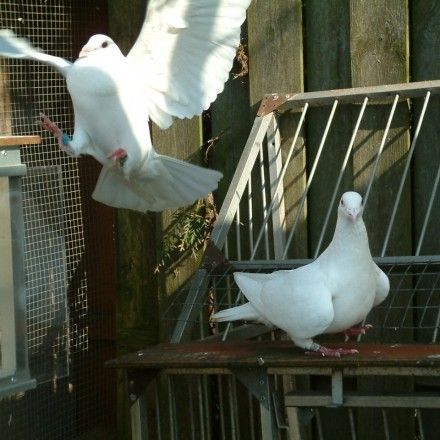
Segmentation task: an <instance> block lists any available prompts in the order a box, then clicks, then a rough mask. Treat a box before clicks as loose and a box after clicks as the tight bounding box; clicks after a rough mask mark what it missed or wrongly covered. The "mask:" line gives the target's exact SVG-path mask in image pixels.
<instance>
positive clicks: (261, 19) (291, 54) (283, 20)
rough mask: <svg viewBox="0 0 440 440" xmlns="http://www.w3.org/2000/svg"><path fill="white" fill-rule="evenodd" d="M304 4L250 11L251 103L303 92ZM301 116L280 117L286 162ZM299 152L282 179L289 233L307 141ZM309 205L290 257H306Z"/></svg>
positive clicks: (291, 0) (261, 4)
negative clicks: (280, 95) (275, 94)
mask: <svg viewBox="0 0 440 440" xmlns="http://www.w3.org/2000/svg"><path fill="white" fill-rule="evenodd" d="M302 7H303V3H302V2H301V1H300V0H288V1H287V0H286V1H283V2H266V1H264V0H254V1H253V2H252V3H251V6H250V7H249V10H248V38H249V65H250V74H249V96H250V105H251V107H252V108H253V110H254V111H255V110H256V107H257V104H258V103H259V101H260V100H261V98H262V97H263V96H264V95H265V94H267V93H295V92H302V91H304V72H303V17H302ZM298 121H299V115H297V114H289V115H283V116H282V117H280V118H279V120H278V124H279V126H280V132H281V153H282V157H283V160H284V158H285V157H286V155H287V152H288V148H289V147H290V145H291V141H292V138H293V135H294V133H295V129H296V127H297V124H298ZM296 148H297V150H296V153H295V154H294V155H293V159H292V161H291V163H290V165H289V168H288V170H287V173H286V175H285V177H284V191H285V193H284V201H285V204H286V206H291V207H292V208H291V210H288V211H286V233H287V234H288V233H289V231H290V228H291V226H292V223H293V221H294V219H295V216H296V208H297V207H298V203H299V200H300V198H301V195H302V193H303V190H304V187H305V168H306V152H305V147H304V137H303V135H301V136H300V137H299V138H298V141H297V146H296ZM306 216H307V207H305V209H304V210H303V212H302V213H301V216H300V221H299V223H298V228H297V232H296V234H295V237H294V239H293V240H292V243H291V246H290V251H289V254H288V258H301V257H305V256H306V255H307V224H306Z"/></svg>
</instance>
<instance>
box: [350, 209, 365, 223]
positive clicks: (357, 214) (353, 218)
mask: <svg viewBox="0 0 440 440" xmlns="http://www.w3.org/2000/svg"><path fill="white" fill-rule="evenodd" d="M361 212H362V211H361V210H358V209H350V210H349V211H348V217H349V218H350V220H351V221H352V222H353V223H354V222H355V221H356V220H357V219H358V218H359V217H360V216H361Z"/></svg>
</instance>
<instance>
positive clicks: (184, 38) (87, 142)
mask: <svg viewBox="0 0 440 440" xmlns="http://www.w3.org/2000/svg"><path fill="white" fill-rule="evenodd" d="M249 3H250V0H168V1H164V0H151V1H150V2H149V6H148V10H147V15H146V18H145V21H144V24H143V27H142V30H141V32H140V35H139V37H138V39H137V40H136V42H135V44H134V46H133V47H132V49H131V50H130V52H129V54H128V55H127V57H124V56H123V54H122V53H121V51H120V50H119V48H118V47H117V45H116V44H115V43H114V42H113V40H111V39H110V38H109V37H107V36H105V35H94V36H93V37H91V38H90V39H89V41H88V42H87V44H86V45H85V46H84V47H83V49H82V51H81V52H80V54H79V58H78V59H77V60H76V61H75V62H74V63H73V64H72V63H70V62H68V61H66V60H64V59H62V58H58V57H54V56H51V55H47V54H45V53H42V52H41V51H39V50H38V49H36V48H34V47H32V46H31V45H30V44H29V42H28V41H27V40H25V39H22V38H18V37H16V36H15V35H14V34H13V33H12V32H11V31H9V30H1V31H0V54H1V55H3V56H6V57H12V58H27V59H33V60H37V61H41V62H43V63H46V64H49V65H51V66H53V67H54V68H55V69H57V70H58V71H59V72H60V73H61V74H62V75H64V76H65V78H66V82H67V88H68V90H69V92H70V95H71V98H72V102H73V107H74V112H75V127H74V134H73V137H72V139H71V140H70V139H68V138H67V137H66V136H65V135H63V133H62V132H61V130H60V129H59V128H58V127H57V126H56V125H55V124H53V123H52V121H50V120H49V119H48V118H47V117H45V116H44V115H43V126H44V127H45V128H46V129H48V130H49V131H52V132H53V133H54V134H55V135H56V136H57V138H58V141H59V143H60V146H61V148H63V149H65V150H66V151H67V152H68V153H69V154H72V155H74V156H78V155H80V154H90V155H92V156H93V157H95V159H96V160H98V161H99V162H100V163H101V164H102V165H103V169H102V171H101V175H100V177H99V179H98V182H97V185H96V188H95V191H94V193H93V197H94V198H95V199H96V200H98V201H100V202H102V203H105V204H107V205H110V206H114V207H120V208H129V209H135V210H138V211H142V212H144V211H147V210H148V211H161V210H163V209H166V208H176V207H180V206H184V205H188V204H190V203H192V202H194V201H195V200H197V199H198V198H200V197H202V196H204V195H205V194H207V193H209V192H210V191H213V190H214V189H216V188H217V184H218V181H219V180H220V179H221V177H222V175H221V173H219V172H217V171H214V170H209V169H206V168H202V167H197V166H195V165H191V164H188V163H185V162H182V161H179V160H177V159H172V158H169V157H166V156H163V155H160V154H158V153H157V152H156V151H155V150H154V148H153V146H152V144H151V138H150V132H149V127H148V118H151V119H152V120H153V121H154V122H156V123H157V124H158V125H159V126H160V127H161V128H164V129H165V128H167V127H169V126H170V125H171V123H172V120H173V117H178V118H190V117H192V116H194V115H197V114H200V113H201V112H202V111H203V110H205V109H207V108H208V107H209V105H210V103H211V102H213V101H214V100H215V98H216V96H217V94H218V93H220V92H221V91H222V89H223V87H224V83H225V82H226V80H227V79H228V75H229V71H230V69H231V66H232V62H233V59H234V56H235V50H236V47H237V46H238V43H239V39H240V26H241V24H242V23H243V21H244V19H245V17H246V8H247V7H248V5H249Z"/></svg>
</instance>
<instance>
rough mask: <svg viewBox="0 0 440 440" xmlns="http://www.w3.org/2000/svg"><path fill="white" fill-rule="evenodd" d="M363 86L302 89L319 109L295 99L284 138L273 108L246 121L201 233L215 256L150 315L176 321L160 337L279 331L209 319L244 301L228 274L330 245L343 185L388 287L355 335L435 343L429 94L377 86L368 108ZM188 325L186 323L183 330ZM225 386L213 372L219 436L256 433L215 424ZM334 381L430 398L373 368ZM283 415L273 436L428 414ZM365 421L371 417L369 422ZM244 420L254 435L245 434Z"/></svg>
mask: <svg viewBox="0 0 440 440" xmlns="http://www.w3.org/2000/svg"><path fill="white" fill-rule="evenodd" d="M437 85H438V84H437ZM409 87H411V86H409ZM370 91H371V92H372V93H371V94H370V93H369V94H368V96H362V94H361V93H358V94H357V96H356V99H355V100H353V101H352V102H350V96H349V95H350V91H345V92H344V93H345V95H346V96H344V97H343V99H341V100H339V101H338V91H333V92H329V96H328V97H327V98H326V99H323V96H319V97H318V96H317V95H318V93H315V94H314V95H315V96H314V99H316V100H317V101H320V102H319V104H320V105H321V107H319V106H318V107H319V108H316V103H314V102H313V100H311V101H310V105H309V101H308V99H307V94H303V95H302V97H301V102H300V104H299V105H298V106H294V105H293V104H292V105H291V108H293V109H294V111H295V112H296V113H295V115H294V116H295V117H294V118H293V119H292V118H291V119H290V120H291V121H294V123H293V126H291V127H290V129H289V130H288V132H286V133H285V132H283V131H282V130H281V127H284V128H285V127H286V123H283V122H282V118H283V117H284V116H282V115H281V116H276V117H274V115H271V114H269V115H267V116H264V117H261V118H259V119H257V120H256V121H255V123H254V127H253V129H252V131H251V133H250V136H249V139H248V143H247V144H246V146H245V148H244V153H243V156H242V158H241V160H240V163H239V164H238V166H237V170H236V174H235V176H234V179H235V180H233V182H232V184H231V189H230V193H228V195H227V196H226V198H225V202H224V205H223V206H222V210H221V211H220V213H219V216H218V221H217V224H216V226H215V227H214V230H213V232H212V240H213V243H214V244H216V245H217V246H218V248H219V249H221V251H222V253H223V256H224V257H225V259H226V261H224V259H223V261H222V258H220V257H219V255H216V254H217V252H210V251H209V250H208V252H207V256H206V259H205V264H203V265H202V267H201V268H200V270H199V271H198V272H197V274H196V275H195V277H194V279H193V280H192V281H190V282H189V283H188V284H187V286H185V287H184V288H183V289H182V290H181V291H180V292H179V293H178V294H177V295H176V296H175V297H174V301H173V302H172V304H171V305H170V306H169V309H168V310H167V311H166V312H165V314H164V318H163V319H165V320H170V321H173V322H174V324H175V333H174V335H173V340H172V341H173V342H177V341H179V340H180V339H179V338H189V337H191V335H192V336H194V335H195V334H197V335H199V334H204V335H205V336H204V338H208V339H211V340H213V339H214V340H219V341H221V340H232V339H237V338H238V339H242V338H247V339H252V338H276V339H278V338H281V339H283V338H285V337H286V336H285V335H284V334H283V333H282V332H279V331H277V330H275V331H270V330H269V329H268V328H266V327H264V326H262V325H259V326H258V325H255V324H253V323H246V322H232V323H215V322H212V321H211V319H210V316H211V315H212V314H213V313H215V312H217V311H219V310H222V309H225V308H229V307H231V306H235V305H238V304H241V303H244V302H246V299H245V298H244V297H243V295H242V294H240V292H239V289H238V287H237V285H236V284H235V281H234V278H233V273H234V272H236V271H238V272H239V271H247V272H257V273H270V272H273V271H274V270H286V269H287V270H289V269H294V268H295V267H299V266H301V265H304V264H307V263H309V262H310V261H312V258H315V257H316V256H318V255H319V254H320V253H321V252H322V251H323V250H324V249H325V246H327V245H328V243H329V242H330V240H331V237H332V232H333V229H334V225H335V222H336V211H335V210H336V203H337V200H338V197H340V195H341V194H342V193H343V192H344V191H348V190H353V189H355V190H357V191H358V192H360V193H361V194H362V195H363V196H364V203H365V210H364V220H365V223H366V226H367V230H368V232H369V238H370V246H371V250H372V254H373V256H375V260H376V262H377V263H378V265H379V266H380V267H381V268H382V269H383V270H384V271H385V273H387V275H388V277H389V279H390V284H391V290H390V293H389V295H388V297H387V299H386V300H385V301H384V303H382V304H381V305H380V306H378V307H376V308H374V309H373V310H372V311H371V312H370V314H369V315H368V317H367V319H366V323H371V324H373V327H372V328H371V329H370V330H369V331H368V332H367V334H366V335H363V336H362V337H361V338H360V339H362V341H364V340H365V341H369V342H375V343H391V344H392V345H394V344H399V343H403V342H405V343H407V342H419V343H424V344H427V343H432V342H438V332H439V324H440V312H439V310H440V242H439V241H438V232H437V226H436V225H438V222H439V219H440V218H439V215H440V211H439V210H438V206H439V205H438V198H439V190H438V186H439V185H438V181H439V178H438V176H439V172H438V171H437V170H438V169H439V168H438V167H439V166H440V163H438V160H439V158H440V156H439V154H438V145H437V143H436V142H435V135H434V136H433V135H432V124H433V118H435V115H436V111H437V110H438V105H439V99H438V96H435V95H432V96H431V94H430V92H429V90H428V89H423V87H421V86H420V88H419V89H418V91H417V92H416V94H415V95H414V94H412V97H413V99H412V100H410V99H408V96H406V95H405V93H403V94H399V93H395V94H394V93H389V94H388V95H387V96H386V97H385V99H384V96H383V95H382V96H381V97H380V98H381V99H380V101H379V102H378V101H377V100H376V99H374V88H371V89H370ZM437 93H438V89H437ZM311 95H313V94H311ZM322 95H325V92H323V93H322ZM414 96H416V97H414ZM324 101H325V103H324ZM354 101H355V102H354ZM323 103H324V105H323ZM314 104H315V105H314ZM342 125H343V128H341V126H342ZM306 127H308V129H309V130H308V132H307V131H306V130H305V128H306ZM311 132H312V133H311ZM341 133H342V134H343V136H342V138H343V139H341ZM427 151H430V154H428V155H427V154H426V152H427ZM277 161H278V162H281V163H278V164H277V173H275V175H273V174H271V172H270V171H271V167H273V166H274V165H273V164H274V163H275V162H277ZM427 161H430V162H432V164H430V168H431V169H434V170H435V172H434V173H427V172H426V171H425V168H424V167H425V166H426V162H427ZM416 182H417V183H416ZM420 182H421V184H420ZM304 242H305V243H306V245H305V246H304ZM179 312H180V314H179ZM176 316H178V318H177V319H176V318H175V317H176ZM193 328H197V329H198V331H197V332H193V333H191V332H190V331H189V330H188V329H193ZM200 329H205V330H200ZM316 340H317V341H318V342H321V343H324V344H325V342H326V341H328V340H331V341H332V342H336V343H337V342H339V341H341V342H342V341H343V340H344V335H323V336H320V337H317V338H316ZM305 374H306V373H305ZM273 379H274V383H275V384H276V387H277V390H278V392H279V394H280V395H283V394H285V393H286V391H289V390H291V389H295V390H298V389H304V390H307V392H311V393H313V392H314V391H316V392H321V393H322V392H323V390H325V391H326V392H329V393H330V391H329V390H330V389H331V384H330V379H329V378H328V377H327V378H326V377H323V376H314V375H313V374H310V375H308V376H307V375H306V377H297V376H292V375H283V376H281V375H279V376H275V377H274V378H273ZM231 380H232V379H231V378H218V379H217V387H218V394H217V396H218V402H219V404H220V407H221V409H220V413H219V422H220V423H219V424H218V425H215V426H216V427H217V428H218V429H219V432H220V434H219V437H220V438H248V437H249V436H250V435H255V433H256V437H257V438H260V437H259V436H260V435H261V426H260V423H261V422H260V419H259V414H258V412H256V413H254V415H253V416H252V417H251V419H249V418H246V422H244V420H245V419H244V418H241V419H238V421H237V423H235V422H234V421H235V418H234V415H236V414H237V412H236V411H237V410H236V409H235V410H233V412H232V416H231V418H230V419H229V418H228V416H229V414H228V411H227V408H232V405H233V403H234V402H236V399H237V394H236V391H235V390H234V389H233V387H232V386H229V388H225V387H224V385H223V384H224V383H225V382H226V383H228V382H229V383H231ZM344 382H345V383H344V390H345V389H347V390H349V391H353V392H355V393H356V392H357V393H361V394H362V393H366V394H368V393H370V394H371V393H374V392H376V393H377V394H378V395H382V394H385V393H387V392H388V393H390V392H391V393H392V392H396V393H399V392H403V391H406V392H408V393H409V394H411V393H414V392H417V391H429V392H431V393H434V394H435V392H436V390H437V386H438V385H437V381H436V379H435V378H430V380H428V381H427V384H426V386H425V385H424V384H423V381H422V380H421V379H415V380H413V379H411V378H410V379H408V378H396V377H387V378H384V377H379V376H375V377H373V378H371V377H368V378H366V377H358V378H348V380H346V379H345V380H344ZM437 391H438V390H437ZM251 400H252V403H248V404H247V405H245V404H243V403H242V405H244V407H246V408H247V409H248V411H250V409H252V408H255V405H258V403H257V402H256V401H255V399H254V398H252V399H251ZM286 413H287V416H288V420H289V421H290V422H291V425H290V434H289V433H288V432H286V431H285V430H280V431H279V438H281V439H283V438H305V439H311V438H313V439H323V440H325V439H327V438H328V439H333V438H351V439H356V438H366V437H367V436H369V437H370V438H399V439H400V438H408V439H409V438H435V435H436V434H435V433H434V432H432V426H434V425H432V423H430V422H429V417H434V418H435V417H438V410H434V409H433V410H429V409H426V408H423V409H416V408H405V409H397V408H379V407H377V408H333V409H327V408H300V409H297V408H286ZM371 420H375V421H377V423H375V424H374V427H372V426H370V425H371ZM425 420H428V423H426V422H425ZM250 426H252V429H251V432H252V433H254V434H251V433H250V432H249V431H246V429H248V428H249V427H250ZM372 429H373V430H374V432H372ZM243 430H244V431H243ZM428 431H429V434H428V435H427V434H426V433H427V432H428ZM294 432H295V434H294ZM217 434H218V433H217ZM370 434H371V435H370ZM242 436H243V437H242ZM292 436H293V437H292ZM429 436H431V437H429Z"/></svg>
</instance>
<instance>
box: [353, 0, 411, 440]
mask: <svg viewBox="0 0 440 440" xmlns="http://www.w3.org/2000/svg"><path fill="white" fill-rule="evenodd" d="M408 20H409V18H408V5H407V2H406V1H405V0H393V1H387V0H372V1H369V2H359V1H352V2H351V4H350V23H351V26H350V35H351V41H350V58H351V59H350V61H351V76H352V86H353V87H357V86H368V85H378V84H390V83H400V82H405V81H408V79H409V70H408V50H409V46H408ZM389 110H390V106H389V105H375V106H372V107H371V108H369V109H368V111H367V112H366V115H365V117H364V121H363V123H362V124H361V129H360V132H359V136H358V139H357V142H356V143H355V146H354V155H353V175H354V179H353V180H354V188H355V189H357V190H359V191H364V190H365V188H366V182H367V179H368V177H369V176H370V173H371V167H372V160H371V159H373V158H374V156H375V153H376V152H377V150H378V146H379V144H380V141H381V138H382V135H383V129H384V126H385V123H384V121H386V118H387V116H388V113H389ZM408 126H409V111H408V105H407V103H405V102H404V103H401V104H399V105H398V107H397V110H396V115H395V117H394V122H393V124H392V126H391V129H390V133H389V136H388V139H389V141H388V144H387V148H386V150H385V152H384V154H383V155H382V158H381V161H380V163H379V169H378V171H377V174H376V180H375V184H374V185H375V186H374V188H373V189H374V191H372V193H371V196H370V198H369V200H368V205H367V208H366V211H365V214H364V220H365V223H366V225H367V229H368V232H369V240H370V247H371V249H372V253H373V255H377V254H378V252H379V249H380V247H381V245H382V244H383V241H384V238H385V237H384V234H385V229H386V228H384V227H383V225H385V224H388V223H387V221H388V220H389V218H390V213H391V209H392V206H393V203H394V200H395V196H396V192H397V188H398V186H399V183H400V176H401V174H402V170H403V167H404V159H405V157H406V153H407V152H408V149H409V146H410V140H409V131H408V128H407V127H408ZM364 127H365V128H364ZM410 179H411V176H408V178H407V182H406V186H405V189H404V192H403V194H402V200H401V202H400V205H399V211H398V218H399V222H398V224H396V225H395V228H394V232H393V234H392V236H391V240H390V243H389V246H388V252H387V255H411V251H412V243H411V242H410V241H405V240H402V237H411V200H410V196H411V189H410V188H411V181H410ZM381 225H382V226H381ZM403 300H404V301H405V300H406V299H405V298H403ZM394 305H397V303H395V304H394ZM399 313H400V312H399ZM372 324H373V325H374V324H375V323H374V322H372ZM381 333H382V335H381ZM380 335H381V336H382V337H381V336H380ZM368 337H370V338H375V340H377V338H381V339H382V340H383V341H389V340H390V339H389V338H390V337H392V335H389V334H384V332H381V331H379V332H378V333H375V332H372V333H371V334H370V335H368ZM398 338H399V339H398V342H404V341H408V340H411V334H407V335H406V336H405V334H404V333H403V332H399V336H398ZM396 342H397V341H396ZM358 388H359V389H365V390H368V391H369V392H371V391H372V390H377V391H379V392H380V391H382V392H383V391H385V390H387V391H393V390H395V391H397V390H400V391H402V390H404V389H405V390H408V391H410V390H412V380H411V379H399V378H395V379H392V380H391V379H388V380H386V381H382V380H380V379H379V378H377V379H375V380H359V381H358ZM386 414H387V422H388V429H389V435H390V439H396V440H397V439H399V440H400V439H402V440H404V439H410V438H413V437H414V434H413V432H414V420H413V417H412V414H411V412H410V411H408V410H393V409H391V410H387V411H386ZM358 416H359V417H358V436H359V437H358V438H359V440H362V439H368V438H372V437H373V436H374V435H375V433H377V429H378V427H377V425H378V423H379V421H381V422H382V418H383V413H381V412H380V410H378V409H372V410H359V412H358ZM381 425H382V426H383V424H381Z"/></svg>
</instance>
